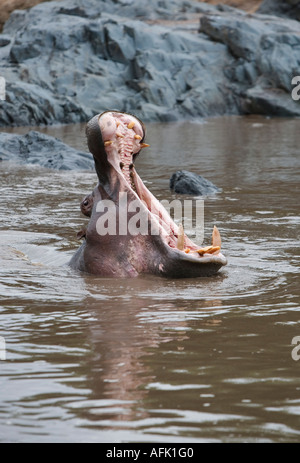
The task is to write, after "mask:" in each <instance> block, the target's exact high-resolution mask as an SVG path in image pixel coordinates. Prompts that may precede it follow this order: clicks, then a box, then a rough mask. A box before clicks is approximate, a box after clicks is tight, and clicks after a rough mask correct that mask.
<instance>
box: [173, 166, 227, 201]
mask: <svg viewBox="0 0 300 463" xmlns="http://www.w3.org/2000/svg"><path fill="white" fill-rule="evenodd" d="M170 189H171V190H172V191H174V193H178V194H185V195H192V196H207V195H211V194H215V193H219V192H220V191H221V190H220V188H218V187H216V186H215V185H214V184H213V183H212V182H210V181H209V180H207V179H205V178H204V177H202V176H201V175H198V174H196V173H194V172H189V171H187V170H178V171H177V172H175V173H174V174H173V175H172V176H171V178H170Z"/></svg>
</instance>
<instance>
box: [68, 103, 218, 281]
mask: <svg viewBox="0 0 300 463" xmlns="http://www.w3.org/2000/svg"><path fill="white" fill-rule="evenodd" d="M86 132H87V140H88V146H89V149H90V151H91V153H92V154H93V156H94V161H95V168H96V172H97V174H98V178H99V185H98V187H97V188H96V189H95V190H94V192H93V193H92V195H89V196H87V198H86V199H85V200H84V201H83V202H82V204H81V210H82V212H83V213H84V214H85V215H88V216H90V217H91V219H90V222H89V226H88V228H87V232H86V236H85V238H86V242H85V243H84V245H83V247H84V249H83V251H82V252H81V254H82V258H81V259H79V260H80V262H81V264H80V265H77V267H80V268H81V269H82V270H85V271H89V272H91V273H98V274H101V275H107V276H124V275H125V276H135V275H138V274H140V273H153V274H158V275H164V276H171V277H192V276H208V275H212V274H214V273H216V272H217V271H218V270H219V269H220V268H221V267H222V266H224V265H226V263H227V261H226V258H225V257H224V256H223V255H222V254H221V252H220V249H221V237H220V234H219V232H218V230H217V228H216V227H214V230H213V235H212V243H211V245H209V246H206V247H199V246H198V245H197V244H195V243H194V242H193V241H192V240H190V239H189V238H188V237H187V235H186V234H185V233H184V230H183V227H182V225H180V224H179V225H177V224H176V223H175V222H174V221H173V219H172V218H171V217H170V215H169V214H168V212H167V211H166V209H165V208H164V207H163V205H162V204H161V203H160V202H159V201H158V200H157V199H156V198H155V196H154V195H153V194H152V193H151V192H150V191H149V190H148V188H147V187H146V186H145V185H144V183H143V181H142V180H141V178H140V176H139V175H138V174H137V172H136V170H135V166H134V162H135V159H136V157H137V155H138V154H139V152H140V151H141V150H142V149H143V148H146V147H148V146H149V145H147V144H146V143H145V142H144V139H145V127H144V124H143V123H142V122H141V121H140V120H139V119H138V118H137V117H135V116H133V115H131V114H127V113H123V112H119V111H106V112H104V113H102V114H100V115H98V116H95V117H94V118H93V119H91V121H90V122H89V123H88V124H87V131H86ZM125 193H126V195H127V197H128V204H129V208H128V210H130V204H132V203H133V202H135V204H138V206H139V208H140V210H141V211H143V212H144V216H143V217H146V221H147V227H146V228H147V233H144V234H139V235H138V236H137V235H136V234H135V236H130V234H128V233H127V235H126V236H124V235H123V234H118V233H116V235H115V236H110V237H109V236H105V237H104V236H99V233H98V236H97V233H96V230H98V232H99V228H97V227H98V225H97V221H98V220H99V218H100V217H101V214H100V215H99V211H100V210H102V212H103V209H101V207H100V208H99V204H101V202H103V201H104V200H105V201H107V200H112V201H113V204H115V205H116V207H117V208H119V209H120V208H121V207H122V206H121V201H120V197H121V196H122V194H123V195H124V194H125ZM98 224H99V223H98ZM115 229H116V228H115ZM79 254H80V253H79ZM100 256H101V257H100ZM75 261H76V259H73V263H74V262H75ZM77 261H78V259H77ZM83 263H84V264H83Z"/></svg>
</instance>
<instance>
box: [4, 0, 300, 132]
mask: <svg viewBox="0 0 300 463" xmlns="http://www.w3.org/2000/svg"><path fill="white" fill-rule="evenodd" d="M264 3H265V2H264ZM299 47H300V23H299V22H298V21H295V20H292V19H287V18H283V17H281V16H270V15H262V14H258V13H255V14H248V13H247V12H245V11H242V10H238V9H235V8H231V7H229V6H215V5H210V4H207V3H202V2H193V1H189V0H169V1H165V0H152V1H151V5H150V3H144V2H142V3H141V2H136V1H135V0H114V1H113V0H105V1H104V0H72V1H71V0H63V1H53V2H47V3H41V4H39V5H37V6H35V7H34V8H32V9H30V10H22V11H21V10H17V11H15V12H13V13H12V14H11V16H10V18H9V20H8V21H7V22H6V24H5V26H4V30H3V34H2V35H0V75H1V76H3V77H5V79H6V101H1V102H0V126H11V125H40V124H53V123H73V122H81V121H86V120H88V119H89V118H90V117H92V116H93V115H94V114H96V113H99V112H101V111H103V110H105V109H111V108H116V109H119V110H124V111H129V112H133V113H134V114H136V115H137V116H138V117H140V118H142V119H143V120H145V121H149V120H164V121H169V120H178V119H187V118H190V119H197V118H201V117H208V116H217V115H223V114H249V113H259V114H265V115H269V116H300V103H299V102H295V101H293V99H292V98H291V91H292V85H291V80H292V77H293V76H295V75H300V61H299Z"/></svg>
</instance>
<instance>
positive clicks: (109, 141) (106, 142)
mask: <svg viewBox="0 0 300 463" xmlns="http://www.w3.org/2000/svg"><path fill="white" fill-rule="evenodd" d="M111 144H112V140H107V141H105V142H104V146H109V145H111Z"/></svg>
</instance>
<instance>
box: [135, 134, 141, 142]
mask: <svg viewBox="0 0 300 463" xmlns="http://www.w3.org/2000/svg"><path fill="white" fill-rule="evenodd" d="M134 138H135V139H136V140H141V139H142V137H141V136H140V135H138V134H137V133H136V134H135V136H134Z"/></svg>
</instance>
